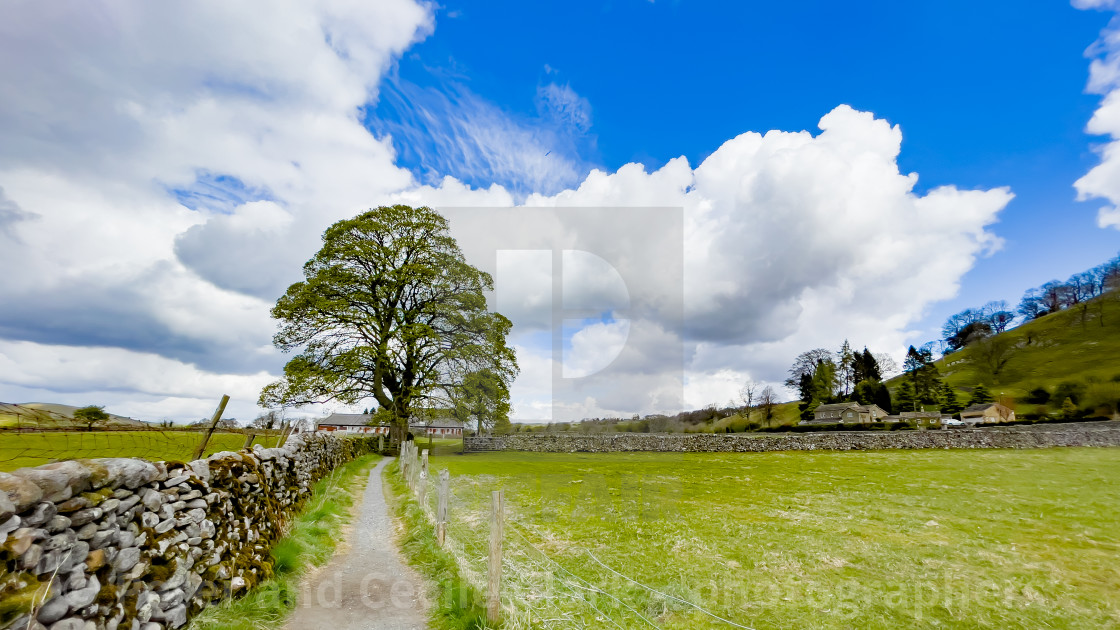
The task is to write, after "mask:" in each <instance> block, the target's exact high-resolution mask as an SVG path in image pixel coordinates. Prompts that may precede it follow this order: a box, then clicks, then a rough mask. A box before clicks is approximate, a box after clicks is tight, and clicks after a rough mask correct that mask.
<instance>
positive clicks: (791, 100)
mask: <svg viewBox="0 0 1120 630" xmlns="http://www.w3.org/2000/svg"><path fill="white" fill-rule="evenodd" d="M1118 11H1120V0H1070V3H1069V4H1065V3H1063V2H1010V1H1002V2H982V3H975V2H970V3H966V2H958V1H951V2H846V3H836V2H801V3H795V4H790V3H714V2H701V1H695V0H682V1H680V2H646V1H644V0H611V1H609V2H603V3H598V4H573V3H570V2H567V3H560V2H536V3H522V2H505V1H499V2H450V3H446V4H439V5H437V4H434V3H426V2H420V1H418V0H379V1H378V2H353V3H347V2H332V3H318V4H317V3H292V4H277V5H275V6H272V7H271V8H270V11H269V12H268V14H267V15H264V16H262V15H261V14H260V13H259V12H258V11H254V10H253V9H251V8H247V7H243V6H241V5H238V4H235V3H214V4H205V3H180V4H171V3H140V2H137V3H131V4H130V3H113V4H107V3H106V4H99V3H97V2H89V3H83V4H81V5H80V6H77V5H76V6H75V7H72V8H71V10H69V11H66V12H57V11H52V10H51V8H50V5H48V4H44V3H23V4H18V5H17V6H15V7H14V8H13V9H11V10H10V11H9V12H8V14H7V15H6V18H7V19H5V20H3V21H0V137H2V138H4V142H3V143H0V269H2V270H3V272H4V273H0V295H3V296H4V299H5V304H4V307H5V308H0V401H5V402H30V401H50V402H60V403H68V404H76V405H86V404H91V403H92V404H104V405H106V406H107V408H108V409H109V410H110V411H112V412H114V413H118V414H122V415H133V416H135V417H140V418H145V419H162V418H173V419H198V418H199V417H202V416H204V415H207V414H209V413H210V411H211V410H212V409H213V406H214V401H216V400H217V399H218V398H219V397H220V396H221V394H222V393H229V394H231V396H232V397H233V402H231V406H230V410H231V412H230V414H231V415H234V416H236V417H238V418H241V419H246V418H249V417H252V416H253V415H255V414H257V413H259V412H260V411H261V410H260V409H258V408H257V407H256V404H255V403H256V399H257V396H258V394H259V392H260V389H261V387H262V386H264V385H265V384H267V383H268V382H270V381H272V380H274V379H276V378H277V376H278V375H279V374H280V373H281V370H282V367H283V365H284V362H285V361H286V359H287V357H286V356H284V355H282V354H281V353H280V352H278V351H277V350H276V349H275V348H274V347H273V345H272V340H271V337H272V334H273V332H274V331H275V322H273V321H272V320H271V319H270V317H269V309H270V307H271V306H272V305H273V304H274V303H275V300H276V298H277V296H279V295H280V294H281V293H282V292H283V291H284V289H285V288H286V287H287V286H288V285H289V284H291V283H292V282H295V281H297V280H299V279H300V277H301V275H300V270H301V266H302V264H303V262H304V261H306V260H307V259H308V258H309V257H310V256H311V255H312V254H313V253H314V252H315V250H316V249H317V248H318V247H319V245H320V241H319V237H320V235H321V234H322V233H323V230H324V229H325V228H326V227H327V226H329V225H330V224H332V223H333V222H335V221H338V220H339V219H342V218H345V217H351V216H354V215H355V214H357V213H358V212H361V211H363V210H365V209H368V208H370V207H375V206H378V205H382V204H389V203H408V204H413V205H429V206H432V207H434V208H436V209H437V210H444V211H446V212H448V213H452V212H454V211H453V210H452V209H453V208H460V209H461V208H474V209H475V210H470V211H468V212H466V213H465V214H464V213H462V212H460V213H459V215H458V216H461V217H467V218H466V219H463V221H465V222H464V223H457V222H456V221H453V224H452V225H453V231H454V235H455V236H456V238H458V239H459V241H460V243H461V244H462V245H463V247H464V250H465V251H467V252H468V257H470V256H473V255H475V254H472V253H471V252H478V251H481V250H484V249H485V248H483V247H482V246H481V244H482V243H487V244H493V243H495V242H505V241H502V239H507V241H508V242H510V243H517V245H516V246H514V247H512V249H516V250H528V251H532V250H541V251H538V252H537V253H542V252H543V254H545V255H546V259H547V260H552V259H553V258H549V257H548V256H547V254H548V252H549V251H552V250H551V249H550V248H553V247H556V246H557V244H558V243H563V242H564V238H562V237H565V238H566V237H567V235H568V233H566V232H565V231H564V230H566V229H572V228H573V226H574V225H575V224H576V223H579V224H580V225H581V226H582V227H580V229H581V230H584V232H582V233H580V234H579V237H580V240H579V242H580V243H582V244H586V249H585V250H584V251H586V252H589V253H592V254H595V255H596V256H601V257H604V258H603V259H604V260H607V259H608V258H610V260H611V261H612V262H611V263H610V264H611V265H615V267H616V271H618V273H619V274H620V276H619V277H622V278H626V282H625V284H624V287H623V291H624V292H625V291H628V292H629V294H628V295H629V298H630V299H631V302H630V305H631V307H633V309H634V310H632V312H623V311H619V312H613V311H612V312H611V313H609V314H607V315H606V316H604V317H600V318H598V321H592V319H595V318H592V319H589V320H587V321H584V322H583V327H582V328H579V327H577V328H575V329H563V330H562V331H561V337H562V339H563V344H562V346H563V348H562V352H561V354H562V355H563V356H562V357H557V356H552V353H553V350H554V349H553V348H552V344H551V340H552V338H553V334H552V331H553V330H554V329H555V328H550V326H554V325H561V322H558V321H555V320H556V319H557V318H556V317H555V313H553V312H552V311H550V310H549V309H551V307H552V303H551V299H552V297H553V295H554V293H553V292H552V290H551V288H550V286H549V282H550V279H551V276H550V275H549V274H550V273H552V272H551V271H550V270H551V267H550V266H548V265H543V266H541V265H536V266H534V265H531V264H527V263H524V262H517V263H516V264H513V265H508V266H506V267H503V268H502V269H504V271H503V272H502V273H501V274H498V276H499V277H498V281H499V282H498V284H499V292H498V293H499V294H500V295H502V296H503V299H505V300H506V301H505V302H504V303H503V304H504V306H503V308H506V307H507V306H508V309H509V314H510V315H511V317H512V319H513V321H514V329H513V333H512V336H511V343H512V344H514V345H515V346H516V349H517V352H518V357H519V361H520V363H521V367H522V372H521V375H520V376H519V377H518V379H517V381H516V383H515V384H514V387H513V399H514V400H513V404H514V409H515V417H516V418H521V419H540V418H543V417H548V416H549V415H550V414H551V417H554V418H561V417H563V418H580V417H584V416H593V415H610V414H620V415H627V416H628V415H630V414H632V413H635V412H640V413H647V412H652V411H672V410H677V409H679V408H680V407H681V406H685V407H698V406H703V405H706V404H709V403H717V404H722V403H725V402H727V401H728V399H729V398H732V397H733V396H734V394H735V392H737V391H738V389H739V386H740V385H741V384H742V383H743V382H744V381H745V380H747V379H750V380H753V381H755V382H758V383H762V384H773V385H778V384H780V383H781V381H782V379H783V378H784V376H785V372H786V370H787V369H788V366H789V364H790V362H791V361H792V359H793V358H794V357H795V356H796V355H797V354H798V353H799V352H801V351H804V350H806V349H809V348H813V347H822V346H823V347H830V348H836V347H838V346H839V345H840V343H841V341H842V340H843V339H844V338H845V337H847V338H849V339H850V340H851V342H852V343H853V345H855V346H856V347H862V346H863V345H864V344H866V345H868V346H869V347H870V349H871V350H873V351H875V352H885V353H891V354H894V355H895V356H896V357H898V358H901V356H902V354H903V353H904V352H905V349H906V346H907V345H908V344H910V343H921V342H923V341H927V340H929V339H932V338H934V337H935V336H936V334H937V331H938V329H939V327H940V324H941V323H942V322H943V321H944V319H945V317H946V316H948V315H949V314H952V313H954V312H956V311H958V310H960V309H962V308H965V307H970V306H978V305H981V304H982V303H984V302H986V301H988V300H991V299H1006V300H1008V301H1010V302H1012V303H1016V302H1017V301H1018V299H1019V297H1020V296H1021V295H1022V292H1023V291H1024V290H1025V289H1027V288H1030V287H1032V286H1036V285H1039V284H1041V283H1044V282H1046V281H1048V280H1051V279H1054V278H1058V279H1063V278H1066V277H1068V276H1069V275H1071V274H1072V273H1075V272H1078V271H1081V270H1084V269H1086V268H1089V267H1091V266H1093V265H1096V264H1098V263H1100V262H1102V261H1104V260H1106V259H1108V258H1111V257H1112V256H1114V255H1116V253H1117V251H1120V229H1118V228H1120V209H1118V208H1117V206H1120V17H1117V14H1118ZM681 158H683V159H681ZM911 173H916V174H917V176H918V177H917V179H916V180H914V179H913V178H911V177H908V175H909V174H911ZM1079 194H1080V195H1081V198H1083V199H1085V200H1083V201H1078V200H1077V199H1078V195H1079ZM517 206H530V207H533V208H534V209H530V208H516V209H515V210H514V211H509V210H508V209H509V208H510V207H517ZM550 207H581V208H585V209H592V210H593V212H583V211H581V212H578V213H570V214H568V215H565V214H564V213H563V212H562V211H560V212H556V213H551V214H550V212H551V211H548V210H547V209H548V208H550ZM622 207H630V208H646V209H650V208H655V207H657V208H664V207H670V208H678V209H679V215H677V214H673V216H672V217H670V218H671V219H672V220H671V221H669V222H668V223H657V222H655V221H653V218H652V217H653V216H654V214H644V215H643V214H637V215H635V214H632V213H631V212H630V211H622V210H621V209H620V208H622ZM478 208H497V209H506V210H504V212H505V214H502V212H501V211H500V212H498V213H497V214H495V215H487V214H486V213H485V212H483V211H477V209H478ZM472 212H474V214H473V215H472V214H471V213H472ZM472 216H473V217H475V219H478V220H475V219H470V217H472ZM487 216H501V217H503V219H502V221H501V222H498V223H487V222H486V220H485V218H486V217H487ZM635 216H638V217H640V219H634V217H635ZM658 216H661V215H658ZM666 216H667V215H665V216H662V218H665V217H666ZM589 217H590V218H589ZM623 217H628V218H625V220H623ZM577 218H578V221H577ZM659 220H660V219H659ZM472 221H474V223H473V224H472V223H471V222H472ZM566 221H569V222H571V223H565V222H566ZM580 222H582V223H580ZM658 225H661V226H665V225H672V226H674V227H673V229H671V230H666V229H663V228H659V227H657V226H658ZM532 226H536V227H532ZM542 226H544V227H542ZM472 230H475V231H474V232H472ZM495 232H496V233H498V236H500V237H501V238H499V239H497V240H496V241H495V240H494V239H492V238H491V237H493V236H494V233H495ZM546 237H547V238H546ZM487 246H489V245H487ZM581 246H582V245H581ZM623 246H625V247H632V248H635V249H633V250H631V251H629V252H626V251H623V249H624V247H623ZM560 247H566V246H564V245H562V244H561V245H560ZM480 248H481V250H480ZM681 249H683V251H678V250H681ZM544 250H547V251H544ZM554 253H555V252H553V254H554ZM635 253H652V254H653V256H652V257H650V258H642V257H640V256H628V255H627V254H635ZM662 254H664V255H662ZM478 255H479V256H480V257H479V258H477V259H472V260H471V261H472V262H473V263H475V264H478V265H480V266H485V265H495V266H496V265H497V263H496V261H495V258H496V257H495V256H494V255H493V252H492V251H490V252H489V253H488V254H487V253H485V252H483V253H482V254H478ZM565 255H566V254H565ZM611 256H614V257H613V258H611ZM514 258H516V256H514ZM530 258H532V256H528V257H527V258H526V260H528V259H530ZM677 258H679V259H680V263H679V265H678V264H677V263H676V262H675V261H676V260H677ZM517 260H520V259H517ZM547 260H546V262H547ZM639 260H646V261H647V263H648V261H658V262H664V261H670V262H673V265H676V268H675V271H674V270H673V265H669V266H668V267H667V269H669V271H671V272H672V273H670V274H669V275H667V276H665V277H669V278H672V279H673V280H672V282H679V284H680V285H681V286H680V287H679V290H677V288H676V287H675V286H674V287H667V283H666V282H664V281H662V280H660V279H656V278H654V277H653V275H652V272H651V271H649V270H650V269H652V267H650V266H649V264H647V263H641V264H639V263H638V262H635V261H639ZM627 261H629V262H627ZM616 263H617V264H616ZM628 264H629V265H630V266H629V267H627V265H628ZM643 265H645V267H643ZM647 272H648V273H647ZM563 273H564V276H563V277H564V282H565V285H564V286H565V289H564V300H563V301H564V302H565V303H566V302H567V300H568V295H567V287H568V284H567V283H568V282H569V279H570V278H571V279H573V280H572V282H571V286H572V287H573V290H574V291H575V293H576V294H577V295H576V296H575V297H576V298H579V299H585V298H586V299H587V300H590V301H587V302H586V304H595V305H601V306H596V307H595V308H591V309H589V310H590V312H591V313H598V312H600V311H601V310H603V309H611V308H615V307H613V306H609V305H608V304H612V303H615V302H617V301H618V299H619V297H620V295H621V293H619V292H618V291H616V289H617V287H615V288H612V286H611V285H610V283H609V282H606V281H605V280H604V278H606V277H607V276H609V275H610V274H607V273H605V272H601V271H592V267H589V266H588V267H580V266H579V265H576V268H574V269H572V270H569V269H568V268H567V267H566V266H565V267H564V272H563ZM673 273H675V274H676V275H673ZM643 274H644V275H643ZM659 278H660V277H659ZM643 283H644V284H643ZM650 287H656V288H658V289H660V290H663V292H664V290H665V289H666V288H671V289H672V291H669V293H672V294H673V295H678V294H679V296H680V298H681V300H680V301H681V302H682V303H681V304H668V303H667V302H666V303H662V302H659V301H658V300H660V299H661V297H663V295H662V294H659V293H657V291H652V292H651V291H648V290H647V289H649V288H650ZM612 291H615V293H618V294H612ZM651 295H654V296H658V297H657V299H651V298H649V296H651ZM674 299H675V298H674ZM595 300H601V301H598V302H596V301H595ZM670 306H671V308H670ZM642 309H645V310H642ZM550 318H551V319H550ZM616 319H619V320H621V319H626V320H627V321H626V322H625V326H624V325H622V322H619V321H615V320H616ZM620 348H621V349H622V350H620ZM666 349H669V350H672V352H664V350H666ZM561 359H563V360H565V361H568V360H570V361H571V363H572V364H574V365H578V366H582V369H584V370H585V371H592V370H593V369H597V368H596V366H602V365H608V364H609V371H610V373H611V375H612V378H614V379H615V380H613V381H612V382H611V384H610V385H609V386H604V387H600V388H599V389H598V390H595V389H594V387H592V386H590V385H589V386H587V387H584V386H583V385H581V384H580V383H576V382H574V381H573V382H572V383H564V384H563V385H564V387H565V388H567V389H565V392H567V393H566V394H565V396H568V397H567V398H563V399H561V397H558V396H557V394H556V388H555V387H553V386H554V385H556V383H555V382H554V381H553V378H554V375H555V374H557V373H559V372H561V370H557V369H556V368H557V365H556V362H557V361H559V360H561ZM568 385H571V387H568ZM783 393H784V394H788V392H783ZM363 406H368V403H366V404H364V405H363V404H360V405H356V406H355V407H354V408H361V407H363ZM347 410H348V409H346V408H345V406H344V405H337V404H326V405H321V406H317V407H309V408H306V409H301V410H295V411H294V412H296V413H303V414H312V415H314V414H318V413H325V412H329V411H347ZM350 410H352V409H350Z"/></svg>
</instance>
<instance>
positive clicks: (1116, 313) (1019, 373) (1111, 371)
mask: <svg viewBox="0 0 1120 630" xmlns="http://www.w3.org/2000/svg"><path fill="white" fill-rule="evenodd" d="M936 365H937V368H938V370H939V371H940V372H941V377H942V379H943V380H945V381H946V382H948V383H949V384H950V385H952V386H953V387H954V388H956V389H957V391H958V394H959V395H960V398H961V400H962V401H967V400H968V396H969V395H970V394H971V392H972V390H973V389H974V388H975V387H976V385H978V384H983V385H984V386H985V387H987V388H988V390H989V391H990V392H991V393H992V394H993V395H994V396H995V397H996V398H997V399H999V398H1000V396H1001V395H1002V396H1003V400H1004V402H1005V403H1011V404H1013V405H1014V406H1015V407H1016V411H1017V413H1018V414H1019V415H1024V414H1027V415H1035V414H1038V415H1045V414H1048V413H1049V414H1053V413H1056V412H1057V411H1058V410H1059V409H1060V407H1061V404H1062V402H1063V401H1064V400H1065V398H1066V397H1067V396H1069V397H1071V398H1073V402H1074V403H1075V404H1077V406H1078V407H1079V408H1080V410H1081V411H1082V413H1086V414H1089V415H1101V416H1111V415H1115V414H1116V413H1117V405H1120V292H1117V291H1112V292H1109V293H1106V294H1104V295H1103V296H1101V297H1098V298H1095V299H1094V300H1091V301H1089V302H1086V303H1084V304H1082V305H1078V306H1074V307H1072V308H1070V309H1067V310H1064V311H1060V312H1057V313H1053V314H1050V315H1045V316H1043V317H1041V318H1038V319H1035V320H1032V321H1029V322H1027V323H1025V324H1023V325H1021V326H1019V327H1017V328H1014V329H1012V330H1009V331H1006V332H1004V333H1001V334H999V335H996V336H994V337H991V338H989V339H986V340H982V341H978V342H975V343H973V344H970V345H969V346H968V347H966V348H965V349H963V350H960V351H958V352H954V353H952V354H949V355H947V356H945V357H943V358H941V359H940V360H938V361H936ZM902 378H903V377H896V378H895V379H893V380H892V381H890V383H889V385H890V386H891V389H892V392H891V393H892V395H894V394H895V393H896V390H897V386H898V385H899V384H900V383H901V382H902V381H901V379H902ZM1032 390H1045V392H1046V395H1042V396H1031V392H1032ZM1047 395H1048V396H1051V397H1054V398H1056V400H1053V401H1051V402H1049V403H1044V402H1043V401H1042V400H1041V399H1042V398H1045V397H1046V396H1047Z"/></svg>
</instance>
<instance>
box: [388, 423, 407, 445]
mask: <svg viewBox="0 0 1120 630" xmlns="http://www.w3.org/2000/svg"><path fill="white" fill-rule="evenodd" d="M407 436H408V419H407V418H393V422H392V424H390V425H389V443H390V444H394V445H396V444H400V443H402V442H404V440H405V438H406V437H407Z"/></svg>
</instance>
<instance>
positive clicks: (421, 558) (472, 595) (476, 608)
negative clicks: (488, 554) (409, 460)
mask: <svg viewBox="0 0 1120 630" xmlns="http://www.w3.org/2000/svg"><path fill="white" fill-rule="evenodd" d="M399 463H400V462H399V460H398V461H396V462H393V463H392V464H390V465H389V466H386V467H385V481H386V485H387V486H388V487H389V489H390V493H389V495H388V496H387V500H388V502H389V506H390V509H392V510H393V515H394V516H396V517H397V518H399V519H401V520H402V521H403V522H404V525H405V531H404V533H403V535H402V538H401V539H400V541H399V543H400V546H401V551H402V552H403V553H404V556H405V559H406V560H407V561H408V563H409V564H411V565H412V566H414V567H416V569H417V570H418V571H420V573H421V574H422V575H423V576H424V577H425V578H427V579H428V580H430V581H431V582H434V583H435V584H436V585H437V587H438V596H437V597H436V598H435V601H433V602H432V622H433V626H434V627H435V628H439V629H440V630H473V629H476V628H477V629H480V630H482V629H485V628H487V626H486V610H485V609H484V608H483V604H482V601H483V600H482V598H481V596H480V595H479V593H477V592H476V591H475V589H473V588H472V587H471V586H470V585H469V584H467V583H466V582H465V581H464V580H463V579H462V578H461V577H460V575H459V566H458V565H457V564H456V563H455V558H453V557H452V556H451V554H449V553H447V552H446V551H444V550H443V549H441V548H440V546H439V544H438V543H437V542H436V536H435V532H434V531H433V529H432V526H431V524H430V523H429V522H428V519H427V517H425V516H424V513H423V512H422V511H421V510H420V505H419V504H418V503H417V502H416V501H415V500H414V499H412V498H411V496H410V494H409V491H408V487H407V486H406V485H405V484H404V481H403V480H401V478H400V473H399V468H398V466H399Z"/></svg>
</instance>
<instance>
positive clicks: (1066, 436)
mask: <svg viewBox="0 0 1120 630" xmlns="http://www.w3.org/2000/svg"><path fill="white" fill-rule="evenodd" d="M1054 446H1120V422H1094V423H1085V424H1076V425H1073V424H1069V425H1059V426H1056V427H1053V428H1048V429H1047V430H1037V429H1035V428H1034V427H1016V428H990V429H950V430H931V431H891V432H855V431H835V432H831V431H830V432H823V431H822V432H819V433H787V434H780V435H773V434H771V435H766V434H759V433H753V434H746V433H733V434H711V433H698V434H684V435H681V434H672V435H659V434H649V433H607V434H599V435H578V434H563V433H561V434H520V435H518V434H515V435H505V436H493V437H469V438H465V440H464V447H465V450H467V451H533V452H539V453H575V452H585V453H609V452H622V451H655V452H686V453H687V452H693V453H701V452H736V453H756V452H764V451H814V450H830V451H862V450H883V449H921V448H1048V447H1054Z"/></svg>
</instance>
